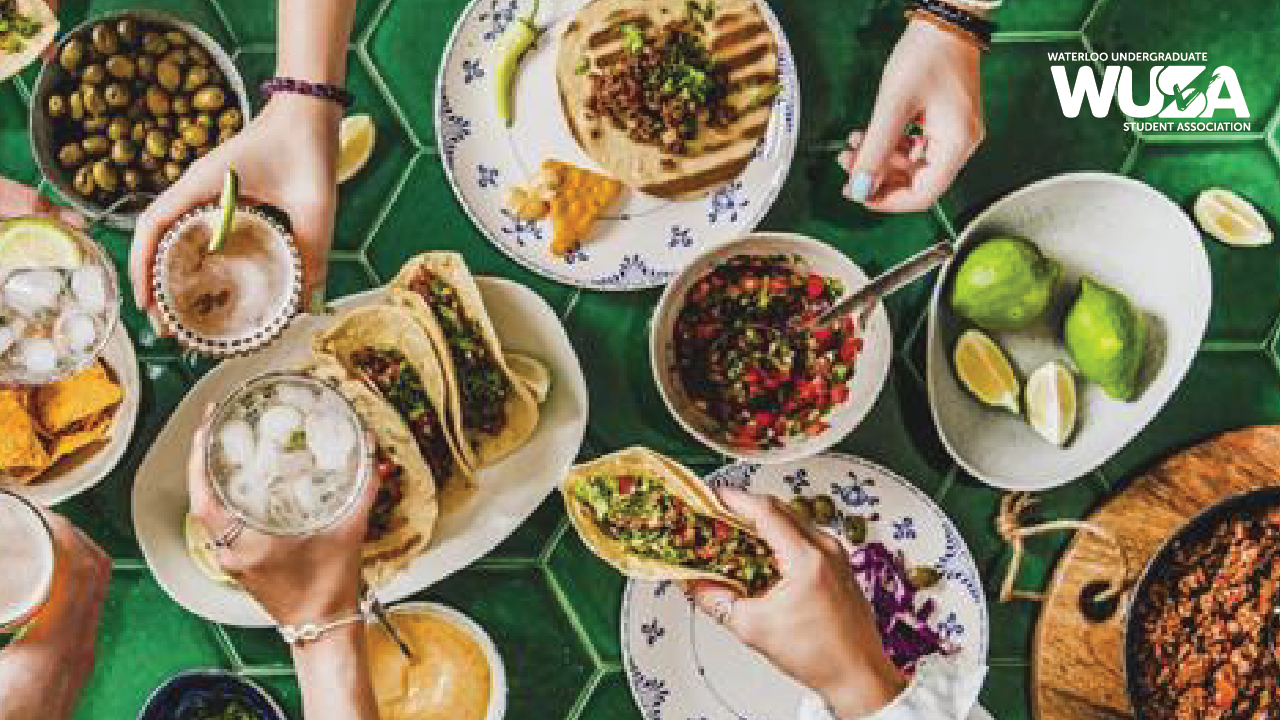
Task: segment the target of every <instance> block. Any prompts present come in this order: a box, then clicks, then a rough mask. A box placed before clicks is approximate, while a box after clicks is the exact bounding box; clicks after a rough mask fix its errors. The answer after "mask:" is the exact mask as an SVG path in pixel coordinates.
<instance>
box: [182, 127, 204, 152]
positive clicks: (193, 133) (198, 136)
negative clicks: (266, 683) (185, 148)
mask: <svg viewBox="0 0 1280 720" xmlns="http://www.w3.org/2000/svg"><path fill="white" fill-rule="evenodd" d="M182 141H183V142H185V143H186V144H188V145H190V146H191V147H197V148H198V147H204V146H205V145H208V144H209V129H208V128H206V127H205V126H203V125H198V124H196V123H192V124H190V125H188V126H187V127H186V128H183V130H182Z"/></svg>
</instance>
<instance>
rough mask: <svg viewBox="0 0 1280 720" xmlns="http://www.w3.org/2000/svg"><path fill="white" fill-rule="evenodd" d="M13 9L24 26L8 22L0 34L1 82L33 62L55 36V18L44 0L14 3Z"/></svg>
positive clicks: (27, 0) (23, 0)
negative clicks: (21, 18)
mask: <svg viewBox="0 0 1280 720" xmlns="http://www.w3.org/2000/svg"><path fill="white" fill-rule="evenodd" d="M4 4H5V2H3V1H0V5H4ZM14 7H15V8H16V9H17V11H18V14H19V15H21V16H22V17H24V18H26V24H25V25H24V27H23V28H18V27H16V26H14V25H13V24H12V23H11V24H10V28H9V29H8V30H6V31H5V32H0V82H3V81H5V80H8V79H9V78H10V77H12V76H14V75H17V74H18V73H19V72H20V71H21V70H22V69H23V68H25V67H26V66H28V65H30V64H31V63H33V62H35V61H36V60H37V59H38V58H39V57H40V54H41V53H43V52H44V49H45V48H47V47H49V44H50V43H52V42H53V39H54V37H55V36H56V35H57V34H58V17H57V16H56V15H54V13H53V10H51V9H50V8H49V5H48V4H47V3H46V2H44V0H15V2H14Z"/></svg>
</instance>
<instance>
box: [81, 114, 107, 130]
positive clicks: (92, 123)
mask: <svg viewBox="0 0 1280 720" xmlns="http://www.w3.org/2000/svg"><path fill="white" fill-rule="evenodd" d="M109 122H111V118H108V117H91V118H85V120H84V121H83V122H81V123H80V127H81V128H82V129H83V130H84V131H85V132H87V133H100V132H106V131H107V123H109Z"/></svg>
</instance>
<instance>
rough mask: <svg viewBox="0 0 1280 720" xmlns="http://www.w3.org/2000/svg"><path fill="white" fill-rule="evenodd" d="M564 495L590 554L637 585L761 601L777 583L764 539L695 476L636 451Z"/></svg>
mask: <svg viewBox="0 0 1280 720" xmlns="http://www.w3.org/2000/svg"><path fill="white" fill-rule="evenodd" d="M560 492H561V493H562V494H563V495H564V502H565V506H566V509H567V511H568V515H569V519H570V520H571V521H572V522H573V525H574V527H575V528H577V530H578V534H579V535H581V536H582V540H583V542H584V543H586V545H587V547H589V548H591V551H592V552H594V553H595V554H596V555H599V556H600V557H601V558H602V559H603V560H605V561H606V562H608V563H609V564H610V565H613V566H614V567H615V568H617V570H618V571H619V572H621V573H622V574H623V575H626V576H628V577H632V578H636V579H638V580H698V579H707V580H716V581H718V582H723V583H726V584H729V585H731V586H733V587H735V588H737V589H738V590H739V591H740V592H743V593H745V594H747V595H758V594H760V593H761V592H763V591H764V590H766V589H767V588H768V587H769V586H770V585H772V584H773V582H774V581H775V580H777V579H778V567H777V562H776V560H775V558H774V556H773V552H772V551H771V550H770V549H769V547H768V546H767V545H766V544H765V543H764V541H763V540H761V539H760V538H758V537H756V536H755V535H754V534H753V533H752V532H751V531H750V530H749V529H748V528H747V527H746V526H745V525H743V524H742V523H741V522H740V521H739V520H737V519H736V518H734V516H733V515H732V514H731V513H730V512H729V511H728V509H727V508H725V507H724V505H723V504H722V503H721V502H720V499H719V498H717V497H716V495H715V493H713V492H712V491H711V490H710V488H708V487H707V486H706V485H704V484H703V483H702V481H701V480H700V479H699V478H698V476H697V475H695V474H693V472H692V471H690V470H688V469H687V468H684V467H682V466H681V465H679V464H678V463H676V462H675V461H674V460H670V459H668V458H665V457H663V456H661V455H659V454H657V453H655V452H653V451H651V450H647V449H645V448H631V449H629V450H623V451H621V452H617V453H614V454H613V455H608V456H605V457H602V458H600V459H599V460H596V461H594V462H590V463H587V464H585V465H579V466H577V467H575V468H573V469H572V470H570V471H569V474H568V476H567V477H566V478H565V481H564V483H563V485H561V487H560Z"/></svg>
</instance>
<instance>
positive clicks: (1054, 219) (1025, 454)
mask: <svg viewBox="0 0 1280 720" xmlns="http://www.w3.org/2000/svg"><path fill="white" fill-rule="evenodd" d="M996 235H1011V236H1014V237H1021V238H1026V239H1027V240H1030V241H1031V242H1034V243H1035V244H1036V245H1037V246H1038V247H1039V248H1040V249H1041V251H1043V252H1044V253H1045V254H1046V255H1048V256H1049V257H1051V258H1053V259H1055V260H1057V261H1058V262H1060V263H1062V268H1063V277H1062V284H1061V285H1060V287H1059V293H1058V295H1059V296H1058V298H1057V299H1056V302H1055V303H1054V306H1053V307H1052V308H1051V309H1050V310H1049V311H1048V312H1047V313H1046V315H1045V317H1044V318H1042V319H1041V320H1040V321H1039V322H1038V323H1037V324H1036V325H1033V326H1032V327H1031V328H1029V329H1027V330H1024V331H1021V332H1009V333H991V335H992V337H993V338H994V339H995V341H996V342H997V343H999V344H1000V346H1001V347H1002V348H1004V349H1005V351H1006V352H1007V353H1008V355H1009V359H1010V361H1011V362H1012V363H1013V365H1014V369H1015V371H1016V372H1017V374H1018V376H1019V377H1020V378H1022V379H1023V380H1025V378H1026V377H1027V376H1028V375H1030V374H1031V372H1032V371H1034V370H1035V369H1036V368H1038V367H1040V366H1041V365H1042V364H1044V363H1046V362H1048V361H1050V360H1060V361H1062V362H1064V363H1065V364H1066V365H1067V367H1072V365H1071V362H1070V359H1069V357H1068V355H1067V352H1066V350H1065V349H1064V348H1063V347H1062V343H1061V340H1060V337H1061V327H1062V317H1063V314H1064V312H1065V310H1066V307H1067V305H1068V303H1069V301H1070V300H1071V299H1072V298H1073V296H1074V293H1075V292H1076V289H1077V288H1078V286H1079V282H1080V278H1081V276H1085V275H1087V276H1089V277H1092V278H1094V279H1095V280H1098V281H1100V282H1102V283H1103V284H1105V285H1107V286H1109V287H1112V288H1115V289H1117V290H1119V291H1121V292H1123V293H1125V294H1126V295H1128V296H1129V298H1130V299H1132V300H1133V302H1134V304H1135V305H1136V306H1137V307H1138V309H1139V310H1140V311H1141V312H1143V313H1144V314H1145V315H1146V316H1147V328H1148V347H1147V356H1146V359H1145V360H1144V362H1143V368H1142V375H1141V378H1140V382H1141V393H1140V394H1139V395H1138V397H1137V399H1136V400H1135V401H1134V402H1121V401H1117V400H1112V399H1111V398H1109V397H1107V396H1106V394H1105V393H1104V392H1103V391H1102V388H1100V387H1099V386H1098V385H1097V384H1096V383H1091V382H1087V381H1085V380H1084V379H1083V378H1080V377H1078V376H1077V378H1076V390H1077V395H1078V416H1079V420H1078V426H1077V429H1076V432H1075V436H1074V437H1073V438H1071V440H1070V442H1069V443H1068V444H1067V446H1066V447H1064V448H1059V447H1057V446H1055V445H1052V444H1050V443H1048V442H1046V441H1044V440H1042V439H1041V438H1040V437H1039V436H1038V435H1036V433H1035V432H1034V431H1033V430H1032V429H1031V426H1030V425H1029V424H1028V423H1027V422H1026V420H1025V419H1024V418H1022V417H1018V416H1015V415H1013V414H1012V413H1009V412H1007V411H1003V410H994V409H991V408H988V407H986V406H983V405H981V404H980V403H979V402H978V401H977V400H975V399H974V398H973V397H972V396H970V395H969V394H968V392H966V391H965V389H964V388H963V387H962V386H961V384H960V383H959V381H957V379H956V376H955V371H954V368H953V367H952V360H951V354H952V352H953V351H954V349H955V343H956V340H957V338H958V337H959V335H960V333H961V332H963V331H964V330H965V329H966V328H968V327H970V325H969V324H968V323H966V322H965V321H963V320H962V319H960V318H959V317H957V316H956V315H955V313H953V312H952V310H951V304H950V301H949V299H948V297H947V295H948V293H949V291H950V279H951V276H952V275H953V274H954V272H955V271H956V268H958V267H959V266H960V264H961V263H962V262H963V259H964V256H965V252H966V251H967V250H968V249H970V248H972V247H973V246H974V245H976V244H977V243H978V242H981V241H982V240H985V239H988V238H991V237H993V236H996ZM959 244H960V249H959V253H958V254H957V256H956V259H955V260H953V261H952V262H951V263H950V264H949V265H948V267H947V268H946V269H945V270H944V271H943V273H941V274H940V275H939V279H938V284H937V286H936V287H935V288H934V293H933V304H932V306H931V309H930V312H929V347H928V361H927V368H926V373H925V374H926V381H927V384H928V388H929V406H930V410H931V411H932V413H933V419H934V422H935V423H937V426H938V432H939V434H941V436H942V441H943V443H945V444H946V447H947V450H949V451H950V452H951V455H952V457H954V458H955V459H956V462H958V463H959V464H960V466H961V467H962V468H964V470H965V471H967V472H968V473H970V474H971V475H973V476H974V477H977V478H978V479H980V480H982V481H983V482H985V483H987V484H989V485H993V486H995V487H998V488H1003V489H1006V490H1044V489H1047V488H1051V487H1056V486H1058V485H1063V484H1065V483H1067V482H1070V481H1071V480H1074V479H1076V478H1078V477H1080V476H1082V475H1085V474H1087V473H1089V472H1091V471H1092V470H1094V469H1095V468H1097V467H1098V466H1099V465H1101V464H1102V463H1104V462H1106V460H1107V459H1108V458H1110V457H1111V456H1112V455H1114V454H1115V453H1116V452H1117V451H1118V450H1120V448H1122V447H1124V446H1125V445H1126V444H1127V443H1128V442H1129V441H1130V440H1131V439H1133V437H1134V436H1135V435H1137V434H1138V432H1139V431H1141V430H1142V429H1143V428H1144V427H1146V426H1147V424H1148V423H1150V422H1151V420H1152V418H1153V417H1155V415H1156V413H1157V412H1159V411H1160V408H1162V407H1164V404H1165V402H1167V401H1168V399H1169V396H1171V395H1172V394H1173V391H1174V390H1175V389H1176V388H1177V387H1178V383H1180V382H1181V381H1182V378H1183V377H1184V376H1185V375H1186V373H1187V368H1188V367H1190V365H1191V361H1192V359H1193V358H1194V357H1195V354H1196V351H1197V350H1198V349H1199V347H1200V341H1201V339H1202V338H1203V337H1204V331H1205V327H1206V325H1207V324H1208V321H1209V305H1210V303H1211V301H1212V288H1211V279H1210V275H1209V261H1208V258H1207V257H1206V256H1205V252H1204V246H1203V241H1202V240H1201V237H1200V233H1199V232H1198V231H1197V230H1196V227H1195V225H1193V224H1192V222H1191V220H1190V218H1188V217H1187V215H1186V213H1185V212H1183V211H1182V209H1181V208H1180V207H1178V206H1177V205H1176V204H1175V203H1174V202H1173V201H1171V200H1169V198H1167V197H1165V196H1164V195H1163V194H1161V193H1160V192H1158V191H1156V190H1154V189H1152V188H1151V187H1150V186H1148V185H1146V184H1144V183H1141V182H1138V181H1137V180H1132V179H1129V178H1125V177H1121V176H1118V175H1109V174H1105V173H1074V174H1069V175H1060V176H1058V177H1054V178H1050V179H1048V180H1044V181H1041V182H1038V183H1035V184H1033V185H1030V186H1028V187H1026V188H1023V189H1022V190H1019V191H1017V192H1015V193H1013V194H1011V195H1009V196H1008V197H1005V198H1003V199H1002V200H1000V201H998V202H996V203H995V204H994V205H992V206H991V207H990V208H988V209H987V210H986V211H985V212H983V213H982V214H981V215H979V216H978V217H977V218H975V219H974V221H973V222H972V223H970V224H969V227H968V228H966V229H965V231H964V233H963V234H962V235H961V236H960V239H959Z"/></svg>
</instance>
